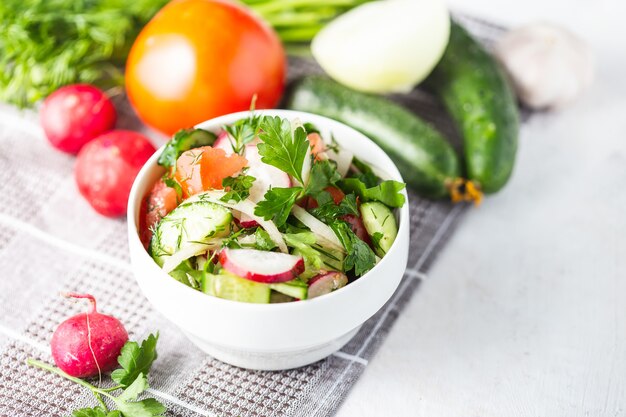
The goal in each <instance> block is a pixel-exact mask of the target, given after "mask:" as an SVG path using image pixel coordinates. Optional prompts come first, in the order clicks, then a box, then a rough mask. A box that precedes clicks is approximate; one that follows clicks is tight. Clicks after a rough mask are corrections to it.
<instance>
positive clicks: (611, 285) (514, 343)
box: [338, 0, 626, 417]
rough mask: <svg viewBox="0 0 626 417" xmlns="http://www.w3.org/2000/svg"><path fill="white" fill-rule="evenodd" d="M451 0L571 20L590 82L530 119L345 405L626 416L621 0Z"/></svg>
mask: <svg viewBox="0 0 626 417" xmlns="http://www.w3.org/2000/svg"><path fill="white" fill-rule="evenodd" d="M450 3H451V4H450V5H451V7H452V8H453V9H455V10H461V11H466V12H469V13H472V14H474V15H478V16H484V17H488V18H491V19H492V20H496V21H500V22H502V23H505V24H512V25H515V24H520V23H525V22H530V21H534V20H538V19H541V20H547V21H553V22H559V23H561V24H563V25H565V26H567V27H569V28H571V29H573V30H575V31H576V32H577V33H579V34H580V35H581V36H582V37H583V38H585V39H587V40H588V42H589V43H590V44H591V45H592V47H593V49H594V51H595V54H596V59H597V65H596V69H597V74H596V81H595V84H594V86H593V87H592V89H591V90H590V91H589V92H588V93H587V94H586V95H585V96H584V97H583V98H582V99H580V100H579V101H578V102H577V103H575V104H573V105H571V106H570V107H568V108H566V109H564V110H562V111H559V112H556V113H551V114H545V115H539V116H535V117H534V118H533V119H532V120H531V121H530V123H529V124H528V125H526V126H525V127H524V128H523V129H522V132H521V138H520V150H519V154H518V160H517V166H516V170H515V174H514V176H513V178H512V180H511V182H510V183H509V185H508V186H507V188H506V189H505V190H504V191H502V192H501V193H500V194H498V195H496V196H493V197H490V198H488V199H487V200H486V201H485V202H484V204H483V205H482V206H481V207H480V208H479V209H473V210H471V211H470V212H469V213H468V214H467V215H466V216H465V218H464V219H463V222H462V224H461V225H460V226H459V228H458V230H457V231H456V233H455V235H454V236H453V237H452V239H451V240H450V242H449V243H448V245H447V247H446V248H445V250H444V251H443V252H442V253H441V255H440V257H439V259H438V261H437V262H436V264H435V266H434V267H433V268H432V269H431V271H430V272H429V277H428V279H427V280H426V281H425V282H424V283H423V284H422V286H421V288H420V289H419V290H418V293H417V294H415V296H414V297H413V299H412V301H411V302H410V303H409V305H408V306H407V307H406V309H405V311H404V312H403V313H402V315H401V316H400V318H399V319H398V321H397V322H396V324H395V326H394V327H393V330H392V331H391V334H390V335H389V337H388V338H387V340H386V341H385V342H384V344H383V345H382V347H381V349H380V350H379V352H378V353H377V355H376V356H375V357H374V358H373V360H371V361H370V363H369V365H368V366H367V367H366V369H365V372H364V375H363V376H362V378H361V379H360V380H359V382H358V383H357V384H356V386H355V387H354V389H353V391H352V392H351V394H350V395H349V396H348V398H347V400H346V402H345V403H344V404H343V406H342V407H341V409H340V410H339V413H338V416H339V417H354V416H359V417H369V416H372V417H373V416H376V417H379V416H390V417H391V416H393V417H403V416H428V417H437V416H446V417H447V416H459V417H467V416H498V417H500V416H550V417H560V416H562V417H574V416H623V415H626V81H624V78H625V77H626V23H624V22H623V18H624V16H625V15H626V2H624V1H623V0H614V1H602V0H601V1H595V0H594V1H592V0H586V1H583V0H553V1H546V0H526V1H519V0H498V1H497V2H496V1H493V0H463V1H461V0H452V1H450Z"/></svg>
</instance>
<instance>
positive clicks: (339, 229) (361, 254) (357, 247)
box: [330, 221, 376, 277]
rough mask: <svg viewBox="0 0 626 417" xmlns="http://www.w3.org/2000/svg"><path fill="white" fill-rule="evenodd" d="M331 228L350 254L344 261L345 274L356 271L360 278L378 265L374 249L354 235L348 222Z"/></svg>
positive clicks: (334, 224) (341, 222) (336, 224)
mask: <svg viewBox="0 0 626 417" xmlns="http://www.w3.org/2000/svg"><path fill="white" fill-rule="evenodd" d="M330 227H331V229H333V231H334V232H335V235H337V238H339V241H340V242H341V244H342V245H343V247H344V248H345V249H346V252H347V253H348V254H347V256H346V258H345V259H344V272H348V271H350V270H352V269H354V274H355V275H356V276H357V277H360V276H362V275H363V274H365V273H366V272H367V271H369V270H370V269H372V268H373V267H374V265H376V255H374V252H373V251H372V249H371V248H370V247H369V246H368V245H367V243H365V242H363V241H362V240H361V239H359V238H358V237H357V235H355V234H354V232H353V231H352V229H350V226H348V224H347V223H346V222H343V221H335V222H334V223H332V224H330Z"/></svg>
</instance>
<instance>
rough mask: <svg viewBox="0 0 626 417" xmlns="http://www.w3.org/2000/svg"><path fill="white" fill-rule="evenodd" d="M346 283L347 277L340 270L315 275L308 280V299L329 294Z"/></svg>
mask: <svg viewBox="0 0 626 417" xmlns="http://www.w3.org/2000/svg"><path fill="white" fill-rule="evenodd" d="M347 284H348V277H347V276H346V275H345V274H342V273H341V272H327V273H324V274H320V275H316V276H314V277H313V278H311V281H309V299H311V298H315V297H319V296H320V295H325V294H329V293H331V292H333V291H335V290H337V289H339V288H341V287H345V286H346V285H347Z"/></svg>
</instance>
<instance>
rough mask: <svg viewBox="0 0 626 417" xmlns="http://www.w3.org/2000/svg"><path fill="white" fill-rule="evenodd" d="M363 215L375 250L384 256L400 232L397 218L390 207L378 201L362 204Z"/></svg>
mask: <svg viewBox="0 0 626 417" xmlns="http://www.w3.org/2000/svg"><path fill="white" fill-rule="evenodd" d="M361 216H362V217H363V224H364V225H365V230H367V233H368V234H369V235H370V237H371V238H372V242H373V243H374V252H376V255H378V256H380V257H381V258H382V257H383V256H384V255H385V254H386V253H387V251H388V250H389V248H391V245H392V244H393V241H394V240H395V239H396V235H397V234H398V225H397V223H396V218H395V217H394V215H393V213H392V212H391V210H390V209H389V207H387V206H386V205H384V204H383V203H379V202H378V201H372V202H370V203H363V204H361Z"/></svg>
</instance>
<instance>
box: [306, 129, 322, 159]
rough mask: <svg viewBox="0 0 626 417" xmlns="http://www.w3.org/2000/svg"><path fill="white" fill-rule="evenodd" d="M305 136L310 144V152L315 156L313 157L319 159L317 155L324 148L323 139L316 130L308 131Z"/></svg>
mask: <svg viewBox="0 0 626 417" xmlns="http://www.w3.org/2000/svg"><path fill="white" fill-rule="evenodd" d="M306 138H307V139H308V140H309V143H310V144H311V153H312V154H313V155H314V156H315V159H319V158H318V157H317V155H318V154H319V153H321V152H324V149H325V148H326V146H325V144H324V139H322V137H321V136H320V134H319V133H317V132H313V133H309V134H308V135H307V137H306Z"/></svg>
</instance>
